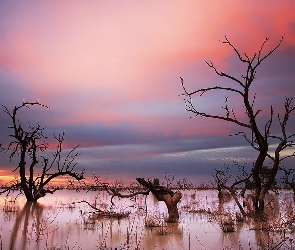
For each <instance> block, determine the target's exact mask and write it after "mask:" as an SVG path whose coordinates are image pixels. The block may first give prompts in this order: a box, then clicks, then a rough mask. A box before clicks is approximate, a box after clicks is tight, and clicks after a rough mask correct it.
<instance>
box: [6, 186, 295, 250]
mask: <svg viewBox="0 0 295 250" xmlns="http://www.w3.org/2000/svg"><path fill="white" fill-rule="evenodd" d="M84 201H86V202H88V203H89V204H91V205H93V206H95V207H97V208H99V209H101V210H103V211H112V212H117V213H120V214H123V215H124V214H127V213H130V214H129V215H128V216H127V217H125V218H119V219H118V218H114V217H112V218H109V217H100V216H98V215H97V214H95V213H94V212H95V211H94V210H93V209H92V208H91V207H90V206H89V205H88V204H87V203H86V202H84ZM113 201H114V205H113V206H112V205H111V202H110V196H109V195H108V194H107V193H106V192H94V191H91V192H85V191H81V192H76V191H74V190H60V191H57V192H55V193H54V194H53V195H47V196H46V197H44V198H41V199H40V201H39V202H38V203H37V204H26V203H25V200H24V198H23V197H18V198H16V199H14V198H13V195H12V196H10V197H5V196H3V195H2V196H0V249H1V250H2V249H17V250H18V249H73V250H74V249H105V250H106V249H146V250H149V249H161V250H162V249H167V250H168V249H176V250H177V249H185V250H188V249H189V250H190V249H292V248H293V247H294V248H295V244H294V243H293V242H292V239H293V238H295V237H294V235H295V234H294V231H292V230H291V229H292V228H291V229H290V230H289V229H288V230H281V229H282V228H278V227H277V228H276V227H275V226H274V225H282V221H287V218H292V216H293V217H294V201H293V194H292V193H291V192H281V193H280V194H279V195H275V194H273V195H271V196H270V198H269V203H268V205H269V207H270V208H271V209H270V211H271V212H272V213H273V214H272V215H271V218H272V222H270V224H271V223H273V224H271V226H272V230H271V231H269V230H264V229H263V228H262V227H261V226H258V225H256V224H255V223H254V222H253V221H252V220H249V219H245V220H243V221H237V220H236V219H234V232H227V233H223V231H222V229H221V226H220V223H221V220H220V217H218V216H216V215H214V214H216V213H217V211H219V212H221V213H222V214H227V215H229V216H232V218H235V215H236V212H238V207H237V206H236V205H235V203H234V201H233V200H231V199H228V200H227V201H226V202H223V203H222V204H220V202H219V200H218V198H217V192H216V191H213V190H204V191H196V190H189V191H183V198H182V200H181V202H180V203H179V204H178V208H179V212H180V220H179V223H175V224H167V223H165V218H166V216H167V209H166V207H165V204H164V203H163V202H158V201H157V200H156V199H154V197H153V196H152V195H149V196H142V195H139V196H137V197H136V198H135V199H131V200H130V199H118V198H115V199H114V200H113ZM208 212H210V213H208ZM294 218H295V217H294ZM294 223H295V222H294ZM270 224H268V225H270ZM287 237H290V238H289V239H288V238H287ZM287 239H288V240H287ZM292 244H293V245H292Z"/></svg>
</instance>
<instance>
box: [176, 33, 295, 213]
mask: <svg viewBox="0 0 295 250" xmlns="http://www.w3.org/2000/svg"><path fill="white" fill-rule="evenodd" d="M268 40H269V39H268V38H266V39H265V41H264V42H263V43H262V45H261V47H260V49H259V51H258V52H257V53H255V54H254V55H253V57H249V56H248V55H247V54H246V53H245V54H243V55H242V54H241V53H240V52H239V51H238V50H237V49H236V47H234V46H233V44H232V43H231V42H230V41H229V39H228V38H227V37H225V40H224V41H222V43H224V44H226V45H228V46H230V47H231V48H232V49H233V50H234V52H235V54H236V55H237V56H238V59H239V61H240V62H242V63H243V64H244V65H246V70H245V71H246V72H245V74H244V75H242V76H241V77H235V76H233V75H231V74H228V73H225V72H222V71H219V70H218V69H217V68H216V67H215V65H214V64H213V62H212V61H209V62H206V63H207V65H208V66H209V67H210V68H212V69H213V70H214V71H215V73H216V74H217V75H218V76H220V77H223V78H226V79H228V80H229V81H230V82H231V83H233V84H234V87H227V86H213V87H206V88H201V89H197V90H195V91H192V92H189V91H187V89H186V88H185V86H184V81H183V78H181V84H182V87H183V90H184V94H183V95H184V96H185V104H186V110H187V111H189V112H191V113H193V114H194V115H195V116H199V117H206V118H212V119H218V120H222V121H226V122H230V123H233V124H236V125H238V126H239V127H241V128H244V129H246V131H248V132H249V134H250V135H247V133H246V132H239V133H237V134H238V135H242V136H243V137H244V139H245V140H246V141H247V142H248V143H249V144H250V146H251V147H252V148H254V149H255V150H257V151H258V156H257V158H256V160H255V162H254V164H253V169H252V175H253V180H254V182H255V197H254V209H255V215H263V212H264V199H265V195H266V193H267V192H268V190H269V188H270V187H271V185H272V184H273V182H274V180H275V177H276V175H277V172H278V170H279V165H280V163H281V161H282V160H284V159H286V158H288V157H291V156H294V155H295V154H294V153H293V154H292V153H291V154H290V155H288V156H286V157H281V152H282V151H283V150H285V149H287V148H290V147H292V146H294V145H295V144H294V142H293V141H292V140H291V139H292V137H293V136H294V134H291V135H287V131H286V127H287V123H288V120H289V118H290V115H291V113H292V112H293V111H294V106H292V98H288V97H286V100H285V110H284V114H283V116H281V115H280V114H278V120H279V125H280V130H281V135H278V134H272V133H271V128H272V127H273V126H272V125H273V116H274V111H273V107H272V106H271V107H270V115H269V119H268V120H267V122H265V123H264V125H263V126H259V125H260V123H261V121H263V119H261V117H259V113H260V112H261V110H259V109H256V108H255V107H254V104H255V100H256V94H255V93H251V91H250V90H251V87H252V86H253V83H254V79H255V77H256V71H257V69H258V67H259V66H260V65H261V63H262V62H263V61H264V60H265V59H266V58H268V57H269V56H270V55H271V54H272V53H273V52H274V51H275V50H277V49H278V47H279V46H280V45H281V43H282V41H283V37H282V38H281V40H280V42H279V43H278V44H277V46H275V47H274V48H273V49H271V50H270V51H269V52H268V53H266V54H263V48H264V46H265V44H266V43H267V41H268ZM213 91H225V92H226V93H228V94H233V95H237V96H239V97H240V98H241V103H242V104H243V106H242V108H243V109H244V111H245V114H246V119H242V118H240V117H239V118H238V117H237V116H236V114H235V112H234V110H233V109H230V108H229V106H228V97H226V99H225V106H223V107H222V109H223V110H224V111H225V114H224V115H216V114H212V113H208V112H206V111H205V112H204V111H201V109H200V107H196V106H195V105H194V104H193V101H192V96H194V95H199V96H200V97H203V96H205V94H206V93H208V92H210V93H211V92H213ZM237 104H238V103H237ZM245 120H246V121H245ZM273 139H274V140H277V141H278V143H277V146H276V149H275V153H274V155H272V154H271V153H270V150H269V143H270V140H273ZM266 159H271V161H272V163H273V164H272V166H271V167H270V170H269V173H268V174H267V177H266V181H265V183H262V181H261V175H260V173H261V170H262V167H263V164H264V162H265V160H266Z"/></svg>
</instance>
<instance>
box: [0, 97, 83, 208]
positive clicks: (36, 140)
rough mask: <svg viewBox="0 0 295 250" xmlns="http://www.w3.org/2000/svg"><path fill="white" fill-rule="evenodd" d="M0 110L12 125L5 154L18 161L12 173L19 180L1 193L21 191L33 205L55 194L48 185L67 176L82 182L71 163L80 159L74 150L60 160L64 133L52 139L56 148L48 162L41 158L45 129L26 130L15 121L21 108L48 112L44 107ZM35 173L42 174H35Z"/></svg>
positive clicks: (45, 144) (25, 103) (29, 103)
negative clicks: (40, 108) (7, 116)
mask: <svg viewBox="0 0 295 250" xmlns="http://www.w3.org/2000/svg"><path fill="white" fill-rule="evenodd" d="M1 106H2V107H3V108H4V112H5V113H7V114H8V115H9V117H10V118H11V122H12V125H11V126H9V127H8V128H10V129H11V130H12V133H11V135H10V137H12V138H13V140H12V141H11V142H10V143H9V145H7V148H6V150H5V152H8V153H10V156H9V158H10V160H12V158H17V159H18V165H17V167H16V168H15V169H14V170H13V172H15V171H17V170H18V172H19V179H16V180H15V182H14V183H13V184H12V185H11V186H9V187H8V188H6V189H5V190H4V191H1V193H8V194H9V192H10V191H12V190H20V191H21V192H23V193H24V195H25V196H26V199H27V201H33V202H34V201H37V200H38V199H39V198H41V197H43V196H45V195H46V194H47V193H53V192H54V191H56V189H54V188H49V185H48V184H49V183H50V182H51V181H52V180H53V179H56V178H57V177H61V176H70V177H72V178H74V179H76V180H78V181H80V180H82V179H84V170H83V171H82V172H81V173H77V172H75V171H74V167H75V165H76V163H74V160H75V158H76V157H77V156H78V155H79V154H78V153H76V152H75V149H76V147H75V148H73V149H72V150H70V152H69V153H67V155H66V156H65V157H64V159H63V156H62V143H63V141H64V139H65V135H64V133H63V134H60V135H58V136H56V135H55V136H54V137H55V139H56V140H57V147H56V151H55V152H54V154H53V157H52V159H49V158H47V157H45V156H43V155H42V152H44V151H46V150H47V149H48V143H47V142H46V139H47V137H46V136H45V135H44V129H45V128H44V127H42V126H41V125H40V124H39V123H37V125H35V126H32V125H28V127H27V128H25V127H24V126H23V124H22V123H21V122H20V120H19V118H18V112H19V111H20V110H21V109H23V108H29V109H30V107H32V106H41V107H45V108H48V107H47V106H45V105H43V104H41V103H39V102H23V103H22V104H21V105H20V106H15V107H14V108H13V110H12V111H10V110H9V109H8V108H7V107H6V106H4V105H1ZM2 148H3V145H2ZM39 153H40V155H39ZM37 169H38V170H39V171H40V172H39V173H41V174H38V171H37Z"/></svg>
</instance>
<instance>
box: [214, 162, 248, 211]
mask: <svg viewBox="0 0 295 250" xmlns="http://www.w3.org/2000/svg"><path fill="white" fill-rule="evenodd" d="M234 165H236V166H238V168H239V170H240V172H241V174H240V175H239V176H236V177H234V176H232V175H231V174H229V172H230V169H229V167H226V168H224V169H223V170H218V169H215V175H214V179H215V182H216V183H217V189H218V198H219V201H221V202H222V200H223V198H224V195H223V194H224V193H223V192H222V191H224V190H227V191H228V192H229V193H230V195H231V196H232V198H233V199H234V201H235V202H236V204H237V206H238V208H239V209H240V212H241V214H242V215H243V216H246V215H247V213H246V212H245V210H244V208H243V206H242V205H241V203H240V201H239V195H238V194H237V188H239V187H241V186H240V185H241V184H245V185H246V183H247V181H249V180H250V179H251V178H252V174H248V173H247V172H246V171H245V169H244V166H241V165H238V163H236V162H234ZM230 180H232V181H231V182H232V183H230Z"/></svg>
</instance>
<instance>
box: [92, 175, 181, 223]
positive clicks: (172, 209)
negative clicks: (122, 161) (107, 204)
mask: <svg viewBox="0 0 295 250" xmlns="http://www.w3.org/2000/svg"><path fill="white" fill-rule="evenodd" d="M136 180H137V182H138V183H139V184H140V185H141V186H142V187H143V189H140V190H138V189H137V191H136V192H132V190H129V193H125V194H123V193H122V192H121V191H122V190H121V189H120V188H119V189H118V188H117V187H116V186H113V187H112V186H111V185H110V184H109V183H107V182H101V181H100V180H99V178H95V183H96V186H91V187H90V189H92V190H95V189H97V188H98V189H104V190H106V191H107V192H108V194H109V195H111V202H112V203H113V198H114V197H119V198H132V197H135V196H137V195H148V194H149V193H152V194H153V195H154V197H155V198H156V199H157V200H158V201H164V202H165V204H166V207H167V210H168V218H167V219H166V222H168V223H175V222H178V219H179V213H178V208H177V204H178V202H179V201H180V200H181V198H182V194H181V192H180V191H176V192H174V191H172V189H171V188H167V187H164V186H162V185H160V184H159V179H157V178H156V179H154V181H153V182H152V181H150V180H145V179H144V178H136Z"/></svg>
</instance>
